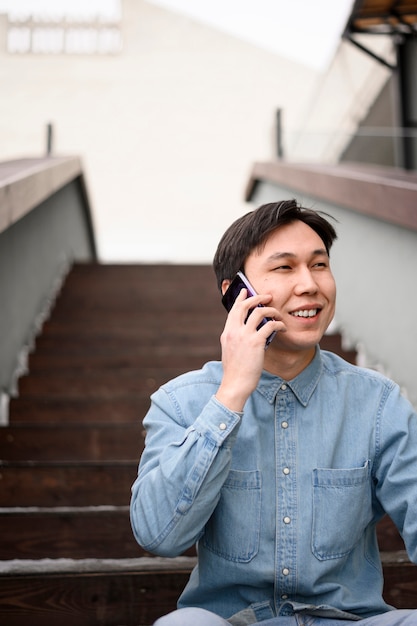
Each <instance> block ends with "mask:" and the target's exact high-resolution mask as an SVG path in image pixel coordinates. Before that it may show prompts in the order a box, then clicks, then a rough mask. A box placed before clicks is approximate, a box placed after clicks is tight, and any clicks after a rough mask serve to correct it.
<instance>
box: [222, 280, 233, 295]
mask: <svg viewBox="0 0 417 626" xmlns="http://www.w3.org/2000/svg"><path fill="white" fill-rule="evenodd" d="M231 282H232V281H231V280H229V279H228V278H225V279H224V280H223V281H222V296H224V294H225V293H226V291H227V289H228V287H229V285H230V283H231Z"/></svg>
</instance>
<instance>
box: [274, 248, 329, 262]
mask: <svg viewBox="0 0 417 626" xmlns="http://www.w3.org/2000/svg"><path fill="white" fill-rule="evenodd" d="M322 255H324V256H329V255H328V254H327V250H326V248H317V250H313V251H312V253H311V257H315V256H322ZM296 257H297V255H296V254H294V252H274V253H273V254H271V255H270V256H269V257H268V258H267V261H279V260H280V259H288V258H290V259H295V258H296Z"/></svg>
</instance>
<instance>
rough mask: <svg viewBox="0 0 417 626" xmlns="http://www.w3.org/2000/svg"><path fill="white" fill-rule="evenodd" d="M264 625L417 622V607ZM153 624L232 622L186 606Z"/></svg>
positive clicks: (410, 625) (411, 625)
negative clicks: (358, 617)
mask: <svg viewBox="0 0 417 626" xmlns="http://www.w3.org/2000/svg"><path fill="white" fill-rule="evenodd" d="M258 624H261V625H262V626H349V625H351V626H354V624H360V626H417V609H398V610H395V611H388V612H387V613H382V614H381V615H375V616H374V617H367V618H365V619H363V620H360V621H359V622H351V621H349V620H348V621H347V620H341V619H332V618H325V617H312V616H309V615H296V616H293V617H274V618H273V619H267V620H265V621H263V622H258ZM154 626H230V623H229V622H228V621H227V620H225V619H223V618H222V617H219V616H218V615H216V614H215V613H211V612H210V611H206V610H205V609H198V608H186V609H179V610H177V611H173V612H172V613H169V614H168V615H165V616H164V617H161V618H160V619H158V620H157V621H156V622H155V624H154Z"/></svg>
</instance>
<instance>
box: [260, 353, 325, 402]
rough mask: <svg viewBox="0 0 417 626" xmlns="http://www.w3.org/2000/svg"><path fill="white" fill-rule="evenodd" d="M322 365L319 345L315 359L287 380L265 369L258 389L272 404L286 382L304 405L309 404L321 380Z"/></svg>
mask: <svg viewBox="0 0 417 626" xmlns="http://www.w3.org/2000/svg"><path fill="white" fill-rule="evenodd" d="M322 367H323V365H322V359H321V353H320V348H319V347H318V346H317V347H316V353H315V355H314V358H313V360H312V361H311V363H309V365H307V367H306V368H305V369H303V371H302V372H300V374H298V376H296V377H295V378H293V379H292V380H289V381H287V380H284V379H283V378H280V377H279V376H275V375H274V374H271V373H270V372H267V371H264V372H263V373H262V376H261V379H260V381H259V384H258V387H257V391H259V393H261V394H262V395H263V396H264V397H265V398H266V399H267V400H268V402H270V403H271V404H272V403H273V402H274V401H275V397H276V395H277V393H278V391H279V390H280V389H281V388H282V385H283V384H285V385H287V387H289V388H290V389H291V391H292V392H293V393H294V395H295V397H296V398H297V400H298V401H299V402H300V403H301V404H302V405H303V406H307V404H308V402H309V400H310V398H311V396H312V394H313V392H314V390H315V388H316V387H317V384H318V382H319V378H320V376H321V372H322Z"/></svg>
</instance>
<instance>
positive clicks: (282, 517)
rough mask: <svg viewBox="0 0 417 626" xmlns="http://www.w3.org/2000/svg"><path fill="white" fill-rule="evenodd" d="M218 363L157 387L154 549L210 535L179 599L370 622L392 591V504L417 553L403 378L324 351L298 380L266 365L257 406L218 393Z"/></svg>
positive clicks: (152, 420) (148, 487)
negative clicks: (381, 525)
mask: <svg viewBox="0 0 417 626" xmlns="http://www.w3.org/2000/svg"><path fill="white" fill-rule="evenodd" d="M221 377H222V365H221V363H219V362H210V363H207V364H206V365H205V366H204V367H203V369H201V370H200V371H196V372H190V373H188V374H184V375H182V376H180V377H178V378H176V379H174V380H172V381H171V382H169V383H167V384H166V385H164V386H163V387H161V389H159V390H158V391H157V392H156V393H155V394H154V395H153V396H152V405H151V408H150V410H149V412H148V414H147V416H146V418H145V420H144V424H145V427H146V430H147V438H146V448H145V451H144V453H143V455H142V459H141V462H140V466H139V474H138V478H137V480H136V481H135V483H134V485H133V487H132V501H131V522H132V528H133V531H134V534H135V537H136V539H137V541H138V542H139V543H140V544H141V545H142V546H143V547H144V548H145V549H146V550H148V551H150V552H153V553H155V554H159V555H162V556H176V555H179V554H181V553H182V552H183V551H184V550H185V549H186V548H188V547H190V546H191V545H193V544H194V543H196V542H197V548H198V566H197V567H196V569H195V570H194V571H193V573H192V575H191V578H190V581H189V583H188V585H187V586H186V588H185V590H184V592H183V594H182V596H181V598H180V600H179V606H180V607H183V606H200V607H203V608H206V609H209V610H211V611H214V612H215V613H218V614H219V615H221V616H223V617H225V618H228V617H229V616H231V615H233V614H235V613H238V612H240V611H243V610H244V609H248V607H250V612H251V614H252V615H253V621H261V620H262V619H267V618H270V617H273V616H275V615H292V614H293V613H294V612H297V611H304V612H307V613H311V614H316V615H324V616H329V617H331V616H333V617H339V618H342V617H345V618H348V619H353V620H354V619H360V618H363V617H368V616H371V615H374V614H377V613H381V612H384V611H387V610H389V609H390V607H388V606H387V605H386V604H385V603H384V601H383V600H382V597H381V590H382V570H381V563H380V558H379V551H378V546H377V541H376V536H375V524H376V522H377V521H378V520H379V519H380V518H381V517H382V515H383V514H384V512H387V513H388V514H389V515H390V516H391V517H392V519H393V520H394V522H395V523H396V525H397V527H398V528H399V530H400V532H401V534H402V536H403V538H404V540H405V543H406V547H407V550H408V553H409V556H410V558H411V560H412V561H414V562H416V561H417V416H416V414H415V413H414V411H413V409H412V407H411V405H410V404H409V403H408V401H407V400H405V399H404V398H403V397H402V396H401V395H400V390H399V388H398V386H397V385H396V384H395V383H393V382H392V381H390V380H388V379H386V378H385V377H383V376H381V375H380V374H378V373H376V372H374V371H370V370H366V369H361V368H358V367H355V366H353V365H350V364H349V363H346V362H345V361H343V360H342V359H340V358H339V357H338V356H336V355H334V354H332V353H330V352H325V351H320V350H319V349H317V351H316V355H315V358H314V360H313V361H312V362H311V363H310V365H309V366H308V367H307V368H306V369H305V370H304V371H303V372H301V374H299V375H298V376H297V377H296V378H294V379H293V380H291V381H289V382H288V381H284V380H282V379H281V378H278V377H276V376H274V375H272V374H270V373H268V372H263V374H262V376H261V379H260V381H259V384H258V387H257V389H256V391H255V392H254V393H253V394H252V395H251V397H250V398H249V399H248V401H247V403H246V405H245V408H244V412H243V413H242V414H240V413H234V412H232V411H229V410H228V409H227V408H226V407H224V406H223V405H222V404H220V403H219V402H218V401H217V400H216V399H215V398H214V394H215V393H216V391H217V388H218V386H219V384H220V380H221Z"/></svg>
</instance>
